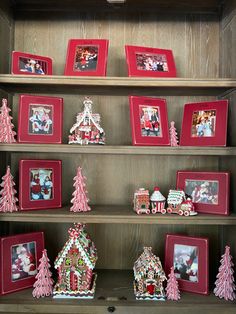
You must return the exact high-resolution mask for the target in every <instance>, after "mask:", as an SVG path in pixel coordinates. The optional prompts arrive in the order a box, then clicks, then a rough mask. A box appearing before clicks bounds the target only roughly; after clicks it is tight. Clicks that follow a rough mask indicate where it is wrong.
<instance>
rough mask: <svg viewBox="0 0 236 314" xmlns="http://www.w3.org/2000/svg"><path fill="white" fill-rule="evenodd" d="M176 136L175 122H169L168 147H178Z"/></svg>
mask: <svg viewBox="0 0 236 314" xmlns="http://www.w3.org/2000/svg"><path fill="white" fill-rule="evenodd" d="M178 142H179V140H178V134H177V132H176V128H175V122H174V121H171V123H170V146H179V144H178Z"/></svg>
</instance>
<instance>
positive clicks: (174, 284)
mask: <svg viewBox="0 0 236 314" xmlns="http://www.w3.org/2000/svg"><path fill="white" fill-rule="evenodd" d="M166 297H167V299H168V300H172V301H178V300H179V299H180V292H179V284H178V281H177V279H176V277H175V273H174V267H171V269H170V273H169V275H168V280H167V287H166Z"/></svg>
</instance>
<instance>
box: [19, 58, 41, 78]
mask: <svg viewBox="0 0 236 314" xmlns="http://www.w3.org/2000/svg"><path fill="white" fill-rule="evenodd" d="M19 68H20V71H21V72H28V73H34V74H40V75H44V74H45V69H46V62H44V61H39V60H35V59H28V58H23V57H20V58H19Z"/></svg>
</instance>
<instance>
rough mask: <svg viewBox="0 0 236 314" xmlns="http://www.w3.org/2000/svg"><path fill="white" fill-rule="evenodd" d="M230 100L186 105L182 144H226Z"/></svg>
mask: <svg viewBox="0 0 236 314" xmlns="http://www.w3.org/2000/svg"><path fill="white" fill-rule="evenodd" d="M227 120H228V100H215V101H205V102H197V103H188V104H185V106H184V114H183V120H182V129H181V137H180V145H181V146H226V136H227Z"/></svg>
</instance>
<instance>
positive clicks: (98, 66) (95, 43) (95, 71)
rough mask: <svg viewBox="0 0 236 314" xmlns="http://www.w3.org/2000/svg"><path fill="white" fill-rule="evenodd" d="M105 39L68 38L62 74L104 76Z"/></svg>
mask: <svg viewBox="0 0 236 314" xmlns="http://www.w3.org/2000/svg"><path fill="white" fill-rule="evenodd" d="M108 45H109V40H107V39H70V40H69V42H68V48H67V57H66V65H65V71H64V75H71V76H106V69H107V54H108Z"/></svg>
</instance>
